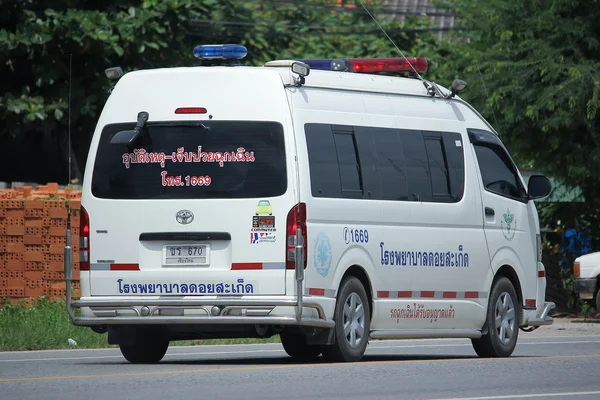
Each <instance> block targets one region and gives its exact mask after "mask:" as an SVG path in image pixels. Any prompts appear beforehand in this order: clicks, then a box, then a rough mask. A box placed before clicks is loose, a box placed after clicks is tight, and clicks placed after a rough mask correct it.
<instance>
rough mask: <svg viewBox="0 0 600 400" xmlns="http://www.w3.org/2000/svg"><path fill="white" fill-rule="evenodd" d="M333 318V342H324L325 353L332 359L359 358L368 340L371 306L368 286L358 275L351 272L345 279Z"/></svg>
mask: <svg viewBox="0 0 600 400" xmlns="http://www.w3.org/2000/svg"><path fill="white" fill-rule="evenodd" d="M333 319H334V321H335V328H334V344H332V345H328V346H323V357H324V358H325V359H326V360H327V361H330V362H356V361H360V359H362V357H363V355H364V354H365V350H366V349H367V342H368V340H369V332H370V328H371V309H370V305H369V299H368V297H367V293H366V291H365V288H364V287H363V285H362V283H361V282H360V281H359V280H358V279H357V278H355V277H353V276H350V277H347V278H345V279H344V280H343V281H342V284H341V285H340V290H339V292H338V295H337V301H336V305H335V313H334V317H333ZM346 324H348V327H347V328H345V327H344V326H345V325H346Z"/></svg>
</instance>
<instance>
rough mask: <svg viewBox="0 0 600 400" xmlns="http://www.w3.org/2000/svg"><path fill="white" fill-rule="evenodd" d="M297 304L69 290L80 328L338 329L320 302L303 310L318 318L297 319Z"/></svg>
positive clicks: (291, 300)
mask: <svg viewBox="0 0 600 400" xmlns="http://www.w3.org/2000/svg"><path fill="white" fill-rule="evenodd" d="M297 304H298V302H297V300H296V298H295V297H273V298H260V299H258V298H246V299H242V298H221V297H214V296H210V297H197V298H190V299H180V298H172V299H169V298H166V299H165V298H162V299H161V298H159V299H156V298H153V299H148V298H135V297H134V298H131V297H129V298H118V299H107V298H103V299H94V298H84V299H81V300H75V301H73V300H71V299H70V290H69V288H68V287H67V308H68V311H69V315H70V316H71V320H72V322H73V324H74V325H77V326H97V325H163V324H179V325H181V324H185V325H197V324H211V325H219V324H223V325H240V324H259V325H297V326H310V327H316V328H332V327H333V326H334V322H333V321H331V320H328V319H327V318H326V316H325V312H324V310H323V307H322V306H321V305H320V304H317V303H311V302H303V304H302V307H303V311H304V312H306V311H308V313H309V314H312V315H314V314H316V316H310V317H309V316H306V315H301V318H300V320H298V319H297V318H296V317H295V316H293V315H294V308H295V307H297ZM74 308H79V309H82V308H84V309H85V308H88V309H89V311H88V310H85V311H86V312H85V314H86V315H85V316H75V315H74V312H73V309H74ZM286 308H287V310H288V311H289V312H288V314H290V315H288V316H286V315H285V313H281V312H278V311H277V310H282V309H284V310H285V309H286ZM312 310H314V311H312ZM311 311H312V312H311ZM186 314H187V315H186ZM273 314H275V315H273ZM282 314H283V315H282Z"/></svg>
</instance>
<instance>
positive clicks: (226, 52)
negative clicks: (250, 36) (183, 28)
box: [194, 44, 248, 60]
mask: <svg viewBox="0 0 600 400" xmlns="http://www.w3.org/2000/svg"><path fill="white" fill-rule="evenodd" d="M247 54H248V49H246V47H244V46H242V45H241V44H205V45H200V46H196V47H194V57H196V58H199V59H201V60H218V59H223V60H239V59H242V58H244V57H246V55H247Z"/></svg>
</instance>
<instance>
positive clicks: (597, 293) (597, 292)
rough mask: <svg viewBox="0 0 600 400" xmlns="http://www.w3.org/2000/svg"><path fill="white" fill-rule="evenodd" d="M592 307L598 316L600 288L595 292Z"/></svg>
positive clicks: (599, 312) (599, 311)
mask: <svg viewBox="0 0 600 400" xmlns="http://www.w3.org/2000/svg"><path fill="white" fill-rule="evenodd" d="M599 285H600V284H599ZM594 305H595V306H596V314H600V286H599V287H598V290H597V291H596V302H595V303H594Z"/></svg>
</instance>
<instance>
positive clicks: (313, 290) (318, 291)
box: [308, 288, 325, 296]
mask: <svg viewBox="0 0 600 400" xmlns="http://www.w3.org/2000/svg"><path fill="white" fill-rule="evenodd" d="M308 294H310V295H311V296H325V289H318V288H310V289H308Z"/></svg>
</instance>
